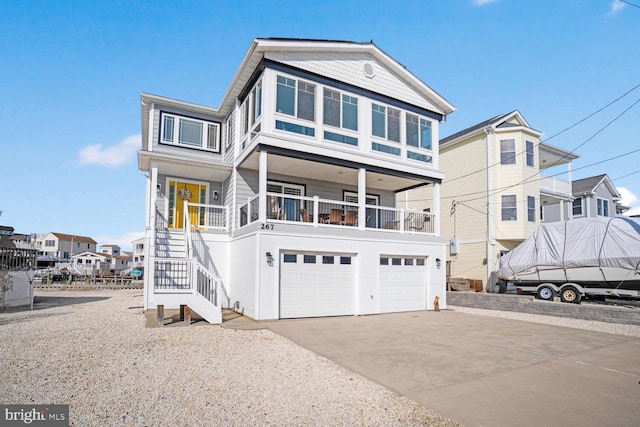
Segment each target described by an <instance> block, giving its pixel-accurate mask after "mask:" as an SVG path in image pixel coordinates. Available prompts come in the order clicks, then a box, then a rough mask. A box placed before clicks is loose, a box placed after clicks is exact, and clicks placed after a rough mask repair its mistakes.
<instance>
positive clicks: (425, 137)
mask: <svg viewBox="0 0 640 427" xmlns="http://www.w3.org/2000/svg"><path fill="white" fill-rule="evenodd" d="M406 133H407V145H411V146H412V147H418V148H424V149H426V150H431V122H430V121H429V120H426V119H423V118H420V117H418V116H414V115H413V114H409V113H407V120H406Z"/></svg>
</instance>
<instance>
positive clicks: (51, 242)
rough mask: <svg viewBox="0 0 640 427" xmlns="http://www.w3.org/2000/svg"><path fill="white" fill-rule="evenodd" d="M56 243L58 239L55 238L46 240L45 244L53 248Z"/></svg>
mask: <svg viewBox="0 0 640 427" xmlns="http://www.w3.org/2000/svg"><path fill="white" fill-rule="evenodd" d="M55 245H56V241H55V240H45V241H44V246H45V247H48V248H52V247H54V246H55Z"/></svg>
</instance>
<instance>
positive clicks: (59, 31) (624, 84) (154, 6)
mask: <svg viewBox="0 0 640 427" xmlns="http://www.w3.org/2000/svg"><path fill="white" fill-rule="evenodd" d="M262 37H288V38H311V39H333V40H351V41H359V42H367V41H370V40H373V42H375V44H376V45H377V46H378V47H379V48H381V49H382V50H383V51H384V52H386V53H387V54H388V55H390V56H391V57H392V58H394V59H395V60H397V61H398V62H400V63H401V64H402V65H404V66H405V67H406V68H407V69H408V70H409V71H411V72H412V73H413V74H414V75H415V76H417V77H418V78H419V79H420V80H422V81H423V82H425V83H426V84H427V85H429V86H430V87H431V88H433V89H434V90H435V91H436V92H438V93H439V94H440V95H442V96H443V97H444V98H446V99H447V100H448V101H449V102H450V103H452V104H453V105H454V106H455V107H456V108H457V111H456V112H454V113H452V114H450V115H449V116H448V117H447V119H446V122H444V123H442V124H441V127H440V136H441V137H446V136H447V135H450V134H452V133H455V132H457V131H459V130H461V129H464V128H466V127H469V126H472V125H474V124H476V123H479V122H481V121H484V120H486V119H489V118H492V117H494V116H496V115H498V114H504V113H508V112H511V111H513V110H516V109H517V110H519V111H520V113H522V115H523V116H524V118H525V119H526V120H527V122H528V123H529V125H530V126H531V127H532V128H534V129H537V130H539V131H541V132H542V133H543V135H542V140H543V141H546V142H548V143H549V144H551V145H554V146H556V147H560V148H562V149H565V150H568V151H573V150H575V152H576V153H577V154H579V155H580V158H578V159H577V160H575V161H573V165H572V168H573V179H580V178H586V177H589V176H594V175H599V174H603V173H606V174H608V176H609V177H610V178H611V179H612V180H613V183H614V185H615V186H616V187H617V189H618V191H619V192H620V193H621V195H622V201H623V203H624V204H626V205H627V206H630V207H631V208H632V209H631V211H630V213H634V214H640V166H639V165H640V136H639V135H640V106H639V105H636V103H640V86H639V85H640V43H639V41H640V0H634V1H631V2H623V1H620V0H615V1H614V0H563V1H557V0H553V1H551V0H549V1H548V0H535V1H533V0H528V1H526V0H448V1H435V0H433V1H428V0H422V1H414V0H404V1H401V2H400V1H398V2H389V1H388V0H386V1H378V0H367V1H359V0H356V1H348V0H347V1H345V0H340V1H333V0H330V1H304V0H297V1H284V0H283V1H266V0H258V1H240V0H235V1H223V0H219V1H175V0H173V1H166V2H165V1H135V0H127V1H119V0H111V1H106V2H87V1H68V0H67V1H59V0H55V1H39V0H29V1H24V0H19V1H14V0H3V1H2V2H0V117H1V118H2V121H3V122H4V123H5V124H6V125H7V126H8V127H7V128H6V129H5V130H4V131H3V132H2V135H1V136H0V159H1V161H0V171H1V173H0V211H2V214H1V215H0V224H1V225H7V226H12V227H14V228H15V232H16V233H25V234H29V233H48V232H51V231H53V232H60V233H67V234H76V235H83V236H89V237H92V238H93V239H95V240H96V241H97V242H98V245H102V244H118V245H120V246H121V247H122V248H123V250H127V249H130V248H131V241H132V240H133V239H135V238H138V237H141V236H142V235H143V232H144V215H145V211H144V198H145V177H144V176H143V175H142V174H141V173H140V172H139V171H138V167H137V157H136V156H137V154H136V153H137V150H138V149H139V148H140V147H141V141H140V132H141V130H140V126H141V119H140V94H141V93H142V92H145V93H151V94H155V95H160V96H164V97H168V98H175V99H179V100H182V101H186V102H191V103H196V104H201V105H205V106H209V107H218V105H219V103H220V101H221V100H222V96H223V95H224V93H225V92H226V90H227V88H228V85H229V84H230V82H231V79H232V77H233V75H234V74H235V72H236V70H237V67H238V66H239V65H240V62H241V61H242V58H243V57H244V55H245V53H246V52H247V49H248V48H249V45H250V43H251V41H252V40H253V39H254V38H262ZM623 95H624V96H623ZM613 101H615V102H613ZM609 104H611V105H609ZM607 105H608V106H607ZM605 106H607V107H606V108H604V109H603V107H605ZM601 109H602V111H599V110H601ZM597 111H599V112H597ZM595 112H597V113H596V114H593V113H595ZM592 114H593V115H592ZM591 115H592V116H591ZM589 116H590V117H589ZM587 117H588V118H587ZM585 118H586V120H584V121H582V122H581V123H579V124H578V125H576V126H575V127H572V128H571V129H570V130H568V131H566V132H564V133H561V134H560V135H557V136H554V135H555V134H557V133H559V132H561V131H563V130H564V129H566V128H569V127H571V126H573V125H574V124H576V123H578V122H580V121H581V120H583V119H585ZM9 125H11V126H9ZM547 138H549V140H548V141H547ZM565 170H566V168H562V169H559V170H558V171H557V172H558V173H561V172H563V171H565ZM544 173H545V174H546V175H551V174H553V172H547V171H545V172H544ZM559 178H563V177H562V176H559Z"/></svg>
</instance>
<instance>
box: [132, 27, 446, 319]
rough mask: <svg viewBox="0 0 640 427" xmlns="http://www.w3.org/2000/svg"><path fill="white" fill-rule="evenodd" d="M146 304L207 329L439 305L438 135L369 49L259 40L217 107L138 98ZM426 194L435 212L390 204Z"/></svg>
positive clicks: (436, 119) (438, 105)
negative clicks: (225, 313)
mask: <svg viewBox="0 0 640 427" xmlns="http://www.w3.org/2000/svg"><path fill="white" fill-rule="evenodd" d="M141 98H142V99H141V101H142V108H141V109H142V111H141V113H142V149H141V150H140V151H139V153H138V167H139V169H140V170H141V171H143V173H145V174H146V176H147V180H146V187H147V193H146V202H145V206H146V235H145V240H144V243H143V248H144V255H143V257H142V256H141V257H139V259H141V260H142V259H144V270H145V275H144V307H145V309H149V308H155V307H157V306H163V307H176V308H177V307H178V306H180V305H187V306H189V307H190V308H191V309H192V310H194V311H196V312H197V313H198V314H200V315H201V316H203V317H204V318H205V319H206V320H208V321H209V322H213V323H216V322H220V321H221V312H220V310H221V308H222V307H231V308H234V309H235V310H237V311H239V312H242V313H244V314H245V315H247V316H249V317H251V318H254V319H282V318H297V317H315V316H337V315H360V314H373V313H385V312H398V311H410V310H425V309H431V308H433V301H434V298H435V297H436V296H437V297H439V298H440V307H446V293H445V270H444V260H445V258H446V240H445V239H444V238H442V237H441V236H440V225H439V224H440V217H439V212H440V206H439V201H440V199H439V192H440V183H441V181H442V179H443V178H444V174H443V172H442V171H441V169H440V165H439V154H438V145H437V141H438V127H439V123H440V121H442V120H443V119H444V118H445V116H446V115H447V114H449V113H451V112H453V111H454V107H453V106H452V105H451V104H450V103H449V102H447V101H446V100H445V99H444V98H443V97H442V96H440V95H439V94H438V93H436V92H435V91H434V90H432V89H431V88H430V87H429V86H427V85H426V84H425V83H423V82H422V81H420V80H419V79H418V78H416V77H415V76H414V75H413V74H412V73H410V72H409V71H408V70H407V69H406V68H405V67H404V66H402V65H401V64H400V63H398V62H397V61H395V60H394V59H393V58H391V57H389V56H388V55H387V54H386V53H384V52H383V51H382V50H380V49H379V48H378V47H377V46H376V45H375V44H373V43H354V42H346V41H319V40H299V39H256V40H254V41H253V42H252V43H251V45H250V47H249V50H248V51H247V53H246V55H245V56H244V59H243V60H242V63H241V64H240V67H239V69H238V70H237V72H236V74H235V75H234V77H233V79H232V81H231V84H230V86H229V87H228V89H227V92H226V94H225V95H224V97H223V99H222V100H221V102H220V104H219V106H218V107H217V108H210V107H205V106H200V105H194V104H191V103H187V102H183V101H178V100H173V99H167V98H164V97H160V96H155V95H150V94H143V95H142V96H141ZM424 186H427V187H430V188H431V192H432V194H434V197H433V199H432V201H431V202H430V209H431V211H430V213H429V212H426V211H423V210H422V209H421V210H409V209H406V208H405V206H404V205H403V206H401V207H400V206H398V205H396V198H397V195H398V194H399V193H402V192H404V191H406V190H408V189H411V188H418V187H424Z"/></svg>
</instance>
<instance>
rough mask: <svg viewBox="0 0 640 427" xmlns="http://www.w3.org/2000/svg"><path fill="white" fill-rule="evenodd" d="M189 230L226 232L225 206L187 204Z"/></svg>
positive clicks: (226, 215)
mask: <svg viewBox="0 0 640 427" xmlns="http://www.w3.org/2000/svg"><path fill="white" fill-rule="evenodd" d="M187 209H188V211H189V222H190V224H191V228H196V229H201V230H227V229H228V216H229V215H228V214H227V212H228V209H227V207H226V206H213V205H205V204H202V203H187Z"/></svg>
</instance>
